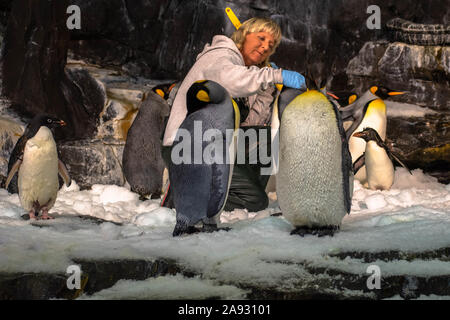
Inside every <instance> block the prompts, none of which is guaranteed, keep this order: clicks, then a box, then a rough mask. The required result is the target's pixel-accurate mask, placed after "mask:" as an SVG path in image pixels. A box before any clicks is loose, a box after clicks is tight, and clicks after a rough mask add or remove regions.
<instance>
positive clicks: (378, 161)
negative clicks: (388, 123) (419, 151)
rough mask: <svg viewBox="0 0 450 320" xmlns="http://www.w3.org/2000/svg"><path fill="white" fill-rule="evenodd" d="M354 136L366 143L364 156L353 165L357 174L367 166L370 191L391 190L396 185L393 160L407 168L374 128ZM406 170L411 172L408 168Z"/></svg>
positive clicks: (366, 129)
mask: <svg viewBox="0 0 450 320" xmlns="http://www.w3.org/2000/svg"><path fill="white" fill-rule="evenodd" d="M353 136H354V137H357V138H361V139H364V140H365V141H366V149H365V152H364V154H363V155H362V156H361V157H359V158H358V159H357V160H356V161H355V163H354V164H353V170H354V172H355V174H356V173H357V172H358V170H359V169H360V168H361V167H362V166H364V165H365V167H366V173H367V183H368V186H369V189H372V190H389V189H390V188H391V186H392V184H393V183H394V165H393V160H394V159H395V160H396V161H397V162H399V163H400V164H401V165H402V166H404V167H405V168H406V166H405V165H404V164H403V163H402V162H401V161H400V160H399V159H398V157H397V156H395V155H394V153H393V152H392V151H391V150H390V149H389V148H388V146H387V145H386V144H385V143H384V142H383V139H381V137H380V135H379V134H378V132H377V131H376V130H374V129H373V128H370V127H368V128H365V129H364V130H363V131H360V132H357V133H355V134H353ZM406 169H407V170H408V171H409V169H408V168H406ZM410 173H411V172H410Z"/></svg>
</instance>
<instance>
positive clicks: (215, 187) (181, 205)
mask: <svg viewBox="0 0 450 320" xmlns="http://www.w3.org/2000/svg"><path fill="white" fill-rule="evenodd" d="M186 101H187V111H188V112H187V116H186V118H185V120H184V121H183V123H182V124H181V126H180V128H179V129H178V132H177V137H176V139H175V141H174V143H173V146H172V149H171V161H170V164H169V179H170V189H171V192H173V200H174V204H175V209H176V225H175V228H174V231H173V236H174V237H175V236H180V235H182V234H189V233H194V232H199V231H202V232H211V231H216V230H222V229H220V228H217V221H218V218H219V216H220V213H221V212H222V210H223V208H224V206H225V202H226V199H227V196H228V190H229V187H230V182H231V176H232V172H233V163H234V159H235V152H236V149H235V148H236V146H237V134H236V130H237V129H238V128H239V124H240V114H239V108H238V106H237V104H236V103H235V102H234V101H233V100H232V98H231V97H230V95H229V93H228V92H227V91H226V90H225V88H223V87H222V86H221V85H219V84H218V83H216V82H214V81H210V80H203V81H197V82H195V83H193V84H192V86H191V87H190V88H189V90H188V92H187V96H186ZM200 129H201V130H200ZM230 131H231V135H232V136H231V137H230V136H229V135H230ZM181 132H184V133H188V134H187V135H182V134H181ZM208 133H210V136H209V139H206V140H205V139H204V137H206V136H207V134H208ZM211 135H212V136H211ZM213 142H217V147H218V148H214V147H213V146H214V145H216V144H215V143H213ZM221 146H222V147H221ZM184 147H186V148H184ZM212 147H213V148H212ZM214 158H215V159H222V161H214ZM198 223H202V226H196V224H198Z"/></svg>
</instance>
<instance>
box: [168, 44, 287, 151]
mask: <svg viewBox="0 0 450 320" xmlns="http://www.w3.org/2000/svg"><path fill="white" fill-rule="evenodd" d="M198 80H213V81H216V82H217V83H219V84H221V85H222V86H223V87H224V88H225V89H226V90H227V91H228V93H229V94H230V95H231V96H232V97H233V98H240V97H248V100H249V105H250V112H249V115H248V117H247V119H246V120H245V122H244V123H243V124H242V125H263V124H268V122H269V121H270V117H271V113H272V111H271V110H270V107H269V106H270V103H271V102H272V100H273V96H272V93H273V91H274V90H275V88H274V84H276V83H283V77H282V75H281V69H273V68H268V67H264V68H259V67H257V66H251V67H246V66H245V63H244V59H243V57H242V54H241V53H240V51H239V49H238V48H237V47H236V44H235V43H234V41H233V40H231V39H230V38H228V37H226V36H223V35H217V36H214V37H213V39H212V43H211V45H209V44H207V45H205V48H204V49H203V51H202V52H201V53H200V54H199V55H198V56H197V60H196V62H195V64H194V65H193V66H192V68H191V70H189V72H188V74H187V75H186V77H185V78H184V80H183V82H182V83H181V86H180V88H179V89H178V92H177V94H176V97H175V100H174V102H173V105H172V109H171V111H170V116H169V121H168V122H167V127H166V131H165V133H164V139H163V145H164V146H170V145H172V143H173V141H174V140H175V136H176V133H177V130H178V128H179V127H180V125H181V123H182V122H183V120H184V119H185V118H186V114H187V108H186V93H187V91H188V89H189V87H190V86H191V85H192V84H193V83H194V82H195V81H198Z"/></svg>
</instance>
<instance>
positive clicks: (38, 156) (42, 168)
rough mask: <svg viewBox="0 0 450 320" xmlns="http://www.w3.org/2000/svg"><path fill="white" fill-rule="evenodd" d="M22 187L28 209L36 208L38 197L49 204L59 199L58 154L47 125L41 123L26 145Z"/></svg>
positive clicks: (24, 206) (21, 171)
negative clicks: (57, 196)
mask: <svg viewBox="0 0 450 320" xmlns="http://www.w3.org/2000/svg"><path fill="white" fill-rule="evenodd" d="M18 187H19V199H20V202H21V204H22V206H23V208H24V209H25V210H27V211H29V210H31V209H32V208H33V203H34V202H35V201H38V202H39V204H40V205H41V206H43V205H47V207H48V208H51V207H52V206H53V205H54V203H55V200H56V194H57V192H58V189H59V183H58V154H57V151H56V144H55V141H54V140H53V136H52V134H51V131H50V130H49V129H48V128H47V127H41V128H40V129H39V131H38V133H37V134H36V135H35V136H34V137H33V138H32V139H29V140H28V142H27V144H26V146H25V150H24V155H23V161H22V165H21V166H20V169H19V177H18Z"/></svg>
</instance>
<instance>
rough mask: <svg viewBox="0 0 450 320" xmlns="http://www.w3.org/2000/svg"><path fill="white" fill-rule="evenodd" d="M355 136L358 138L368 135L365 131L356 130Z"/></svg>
mask: <svg viewBox="0 0 450 320" xmlns="http://www.w3.org/2000/svg"><path fill="white" fill-rule="evenodd" d="M353 136H354V137H357V138H361V139H364V137H365V136H366V134H365V133H364V132H363V131H361V132H356V133H354V134H353Z"/></svg>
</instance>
